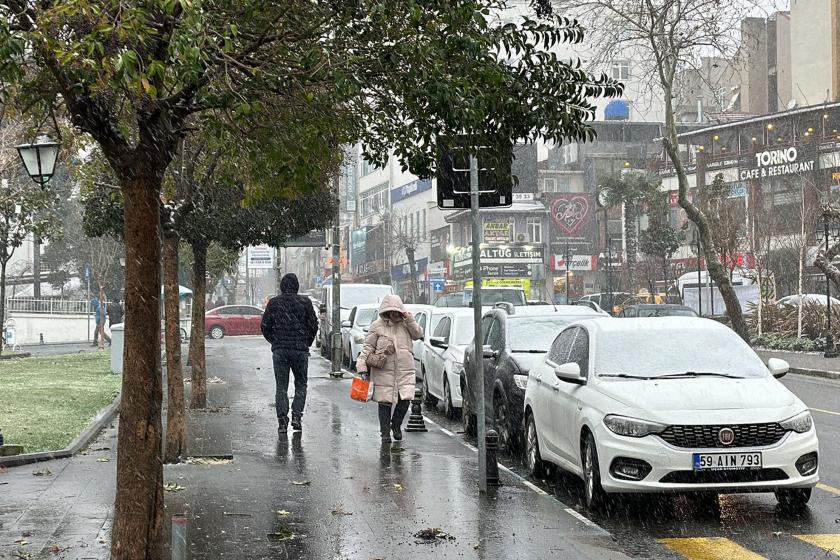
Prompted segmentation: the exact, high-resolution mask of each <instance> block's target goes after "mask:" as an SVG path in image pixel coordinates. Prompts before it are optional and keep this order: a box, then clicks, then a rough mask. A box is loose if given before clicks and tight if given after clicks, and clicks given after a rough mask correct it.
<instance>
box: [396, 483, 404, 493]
mask: <svg viewBox="0 0 840 560" xmlns="http://www.w3.org/2000/svg"><path fill="white" fill-rule="evenodd" d="M394 490H396V491H397V492H402V491H403V487H402V484H394Z"/></svg>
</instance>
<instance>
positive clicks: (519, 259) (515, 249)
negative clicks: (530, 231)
mask: <svg viewBox="0 0 840 560" xmlns="http://www.w3.org/2000/svg"><path fill="white" fill-rule="evenodd" d="M480 259H481V264H506V263H515V264H542V262H543V249H542V247H520V246H517V245H514V246H510V247H502V246H498V247H492V246H491V247H483V248H482V249H481V256H480ZM471 262H472V247H464V248H462V249H461V250H459V251H458V252H457V253H455V266H456V267H458V266H466V265H467V264H470V263H471Z"/></svg>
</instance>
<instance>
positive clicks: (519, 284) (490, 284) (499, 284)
mask: <svg viewBox="0 0 840 560" xmlns="http://www.w3.org/2000/svg"><path fill="white" fill-rule="evenodd" d="M472 287H473V283H472V280H470V281H468V282H465V283H464V288H466V289H468V290H471V289H472ZM481 287H482V288H522V289H523V290H525V293H526V294H530V293H531V279H530V278H482V279H481Z"/></svg>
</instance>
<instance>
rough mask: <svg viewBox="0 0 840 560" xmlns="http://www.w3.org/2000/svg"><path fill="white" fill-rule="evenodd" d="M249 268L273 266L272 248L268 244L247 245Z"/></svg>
mask: <svg viewBox="0 0 840 560" xmlns="http://www.w3.org/2000/svg"><path fill="white" fill-rule="evenodd" d="M248 267H249V268H274V249H272V248H271V247H269V246H268V245H257V246H256V247H248Z"/></svg>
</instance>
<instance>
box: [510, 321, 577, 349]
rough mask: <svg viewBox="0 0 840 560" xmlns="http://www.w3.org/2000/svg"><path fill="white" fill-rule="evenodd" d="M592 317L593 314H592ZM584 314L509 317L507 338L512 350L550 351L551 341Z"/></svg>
mask: <svg viewBox="0 0 840 560" xmlns="http://www.w3.org/2000/svg"><path fill="white" fill-rule="evenodd" d="M590 317H591V316H590ZM583 318H584V317H583V316H579V317H578V316H566V315H564V316H557V317H554V316H551V317H538V318H533V317H521V318H518V319H508V329H507V338H508V346H509V347H510V351H511V352H532V351H535V350H536V351H540V352H548V349H549V347H550V346H551V343H552V342H554V339H555V338H557V335H558V334H560V331H561V330H563V327H565V326H566V325H568V324H569V323H570V322H572V321H577V320H578V319H583Z"/></svg>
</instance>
